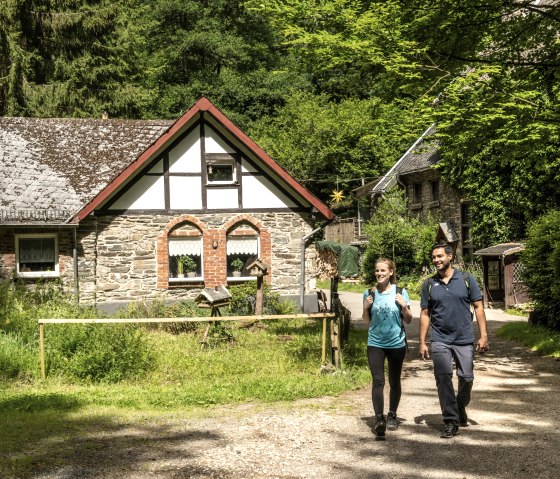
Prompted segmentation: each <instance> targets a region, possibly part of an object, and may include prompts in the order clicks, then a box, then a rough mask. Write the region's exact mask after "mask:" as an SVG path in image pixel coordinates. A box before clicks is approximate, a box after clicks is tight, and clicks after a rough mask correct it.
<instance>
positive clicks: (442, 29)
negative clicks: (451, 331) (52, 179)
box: [0, 0, 560, 246]
mask: <svg viewBox="0 0 560 479" xmlns="http://www.w3.org/2000/svg"><path fill="white" fill-rule="evenodd" d="M559 7H560V2H559V1H558V0H465V1H462V2H458V1H456V0H438V1H429V0H384V1H373V0H370V1H368V0H362V1H360V0H3V1H2V2H1V3H0V114H1V115H4V116H35V117H83V118H100V117H101V114H102V112H104V111H106V112H107V113H108V114H109V116H110V117H118V118H131V119H156V118H157V119H177V118H178V117H179V116H180V115H181V114H182V113H183V112H184V111H186V110H187V109H188V108H189V107H190V106H191V105H192V104H193V102H194V101H196V100H197V99H198V98H199V97H200V96H202V95H204V96H207V97H208V98H209V99H210V100H211V101H212V102H213V103H214V104H216V105H217V106H218V107H219V108H220V109H221V110H222V111H223V112H224V113H225V114H226V115H228V116H229V117H230V118H231V119H232V120H233V121H234V122H235V123H236V124H237V125H238V126H240V127H241V128H242V129H243V130H244V131H246V132H247V134H248V135H249V136H250V137H252V138H253V139H254V140H255V141H256V142H257V143H258V144H259V145H260V146H262V147H263V148H264V149H265V150H266V151H267V152H268V153H269V154H270V155H271V156H272V157H273V158H274V159H275V160H277V161H278V162H279V163H280V164H282V165H283V166H284V167H285V168H286V169H287V170H288V171H289V172H290V173H291V174H292V175H293V176H294V177H295V178H296V179H297V180H299V181H300V182H301V183H302V184H303V185H304V186H306V187H307V188H308V189H310V190H311V191H313V192H314V193H315V194H317V195H318V196H319V197H320V198H321V199H323V200H324V201H327V202H329V201H330V199H329V196H330V194H331V193H332V191H333V189H335V188H336V189H337V190H340V191H344V192H345V194H346V195H347V198H346V203H344V202H343V203H342V204H340V205H332V206H333V207H336V208H338V209H339V210H341V211H342V210H343V209H344V207H345V206H346V207H348V206H349V204H350V202H351V201H352V198H351V195H350V193H349V192H350V191H351V190H352V189H353V188H355V187H357V186H359V185H360V184H361V183H360V181H361V180H362V179H364V180H365V181H369V180H372V179H374V178H376V177H378V176H379V175H381V174H383V173H384V172H385V171H386V170H387V169H388V168H390V166H391V165H393V164H394V163H395V161H397V160H398V158H399V157H400V156H401V155H402V154H403V153H404V151H406V149H407V148H408V147H409V146H410V144H411V143H412V142H413V141H414V140H415V139H416V138H417V137H418V136H419V135H420V134H421V133H422V132H423V131H424V130H425V129H426V128H427V127H428V126H429V125H431V124H432V123H435V124H436V125H437V137H438V140H439V142H440V145H441V154H442V160H441V162H440V163H439V168H441V173H442V175H443V177H444V179H445V180H446V181H448V182H450V183H451V184H453V185H454V186H456V187H458V188H460V189H461V190H462V191H464V193H465V195H466V196H468V197H470V198H471V199H472V200H473V218H474V221H473V238H474V240H475V243H476V244H478V245H480V246H487V245H489V244H491V243H493V242H498V241H509V240H515V239H521V238H524V237H525V236H526V234H527V225H528V224H530V223H531V222H532V221H534V220H536V219H538V218H539V217H541V216H542V215H543V214H545V213H547V212H549V211H551V210H554V209H557V208H558V206H559V200H560V189H559V188H558V184H559V183H560V155H559V151H560V138H559V134H560V129H559V128H558V127H559V121H560V116H559V113H560V106H559V97H560V82H559V80H560V78H559V75H560V69H559V67H560V55H559V53H560V8H559ZM337 213H339V211H337ZM341 214H343V212H342V213H341Z"/></svg>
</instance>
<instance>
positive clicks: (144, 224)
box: [78, 212, 315, 304]
mask: <svg viewBox="0 0 560 479" xmlns="http://www.w3.org/2000/svg"><path fill="white" fill-rule="evenodd" d="M241 224H242V225H247V226H248V227H250V228H252V229H253V230H256V231H258V232H259V236H260V256H261V258H262V259H263V260H264V261H265V262H267V263H268V264H269V265H270V270H269V273H268V275H267V277H265V281H267V282H268V283H269V284H270V285H271V287H272V290H273V291H275V292H278V293H280V294H282V295H297V294H299V291H300V290H299V288H300V255H301V238H302V237H303V236H305V235H306V234H308V233H309V232H310V231H311V230H312V225H311V224H310V223H308V222H307V221H306V220H305V218H304V217H303V216H302V215H300V214H297V213H286V212H282V213H254V214H247V213H239V212H231V213H212V214H199V215H179V216H170V215H158V214H154V215H119V216H101V217H90V218H88V219H87V220H86V221H85V222H82V223H81V224H80V227H79V229H78V236H79V243H80V249H79V252H80V258H79V265H78V266H79V277H80V300H81V302H85V303H93V302H96V303H98V304H100V303H113V302H121V301H122V302H124V301H134V300H151V299H154V298H161V299H177V298H184V297H188V298H192V297H194V296H196V295H197V294H198V292H199V291H200V288H202V287H213V286H216V285H220V284H227V279H226V237H227V235H228V233H230V232H231V231H232V229H235V227H236V226H238V225H241ZM185 226H187V227H188V228H187V231H186V232H185V233H184V234H192V233H189V231H191V230H192V231H198V232H199V233H200V234H201V236H202V238H203V251H204V280H205V282H204V283H202V282H201V281H195V282H191V283H176V282H175V283H172V282H169V281H168V274H169V268H168V249H167V241H168V238H169V237H171V236H173V235H177V234H180V230H181V228H183V227H185ZM214 240H216V241H217V242H218V247H217V248H216V249H214V248H213V247H212V243H213V241H214ZM314 258H315V252H314V250H313V248H310V249H309V251H308V252H307V254H306V281H307V288H306V289H308V287H309V282H310V280H312V279H313V278H314V277H315V261H314Z"/></svg>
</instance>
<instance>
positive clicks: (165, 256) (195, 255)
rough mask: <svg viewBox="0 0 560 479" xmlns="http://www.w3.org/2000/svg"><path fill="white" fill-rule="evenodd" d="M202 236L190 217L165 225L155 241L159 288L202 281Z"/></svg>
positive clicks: (202, 229) (198, 224)
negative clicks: (156, 243)
mask: <svg viewBox="0 0 560 479" xmlns="http://www.w3.org/2000/svg"><path fill="white" fill-rule="evenodd" d="M204 232H205V229H204V226H203V225H202V224H201V223H200V221H199V220H197V219H195V218H191V217H181V218H178V219H175V220H174V221H172V222H171V223H170V224H168V225H167V227H166V228H165V229H164V231H163V232H162V234H161V235H160V237H159V238H158V287H168V286H173V285H177V284H180V283H184V282H187V283H200V282H203V281H204V245H203V241H204Z"/></svg>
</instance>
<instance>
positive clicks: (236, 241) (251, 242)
mask: <svg viewBox="0 0 560 479" xmlns="http://www.w3.org/2000/svg"><path fill="white" fill-rule="evenodd" d="M258 257H259V237H258V236H228V238H227V276H228V281H235V280H249V279H255V277H254V276H250V275H249V273H248V272H247V265H248V264H250V263H252V262H253V261H254V260H255V259H257V258H258Z"/></svg>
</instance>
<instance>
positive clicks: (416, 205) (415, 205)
mask: <svg viewBox="0 0 560 479" xmlns="http://www.w3.org/2000/svg"><path fill="white" fill-rule="evenodd" d="M409 209H411V210H421V209H422V203H412V204H411V205H410V206H409Z"/></svg>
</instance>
